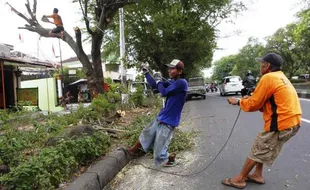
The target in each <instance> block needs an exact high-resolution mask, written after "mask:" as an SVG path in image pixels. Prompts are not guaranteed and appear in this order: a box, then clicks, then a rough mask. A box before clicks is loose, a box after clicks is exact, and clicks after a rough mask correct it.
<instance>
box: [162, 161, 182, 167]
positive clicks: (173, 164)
mask: <svg viewBox="0 0 310 190" xmlns="http://www.w3.org/2000/svg"><path fill="white" fill-rule="evenodd" d="M178 164H179V162H176V161H173V162H171V161H168V162H167V163H166V164H165V165H164V167H174V166H176V165H178Z"/></svg>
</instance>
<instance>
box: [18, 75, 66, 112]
mask: <svg viewBox="0 0 310 190" xmlns="http://www.w3.org/2000/svg"><path fill="white" fill-rule="evenodd" d="M21 88H38V89H39V91H38V92H39V108H40V109H41V110H43V111H51V112H55V111H60V110H63V107H60V106H56V105H57V94H56V89H57V85H56V79H55V78H45V79H37V80H29V81H22V82H21Z"/></svg>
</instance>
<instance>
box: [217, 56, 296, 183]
mask: <svg viewBox="0 0 310 190" xmlns="http://www.w3.org/2000/svg"><path fill="white" fill-rule="evenodd" d="M257 60H258V61H259V62H260V73H261V75H262V78H261V79H260V81H259V83H258V85H257V87H256V89H255V91H254V93H253V95H252V96H250V97H244V98H242V99H240V100H239V99H237V98H235V97H230V98H228V102H229V104H232V105H239V106H240V108H241V109H242V110H243V111H246V112H254V111H258V110H259V111H261V112H263V118H264V123H265V124H264V130H263V131H262V132H260V133H259V134H258V135H257V137H256V139H255V141H254V144H253V147H252V149H251V153H250V154H249V156H248V158H247V160H246V162H245V164H244V166H243V168H242V170H241V172H240V174H239V175H237V176H235V177H233V178H227V179H224V180H223V181H222V183H223V184H224V185H227V186H231V187H235V188H238V189H243V188H245V186H246V182H254V183H258V184H264V183H265V180H264V178H263V176H262V172H263V164H265V165H267V166H271V165H272V164H273V162H274V161H275V159H276V158H277V156H278V155H279V153H280V151H281V148H282V146H283V145H284V144H285V142H287V141H288V140H289V139H290V138H291V137H293V136H294V135H295V134H296V133H297V132H298V130H299V128H300V124H301V114H302V111H301V107H300V102H299V99H298V96H297V93H296V90H295V88H294V87H293V85H292V84H291V82H290V81H289V80H288V78H287V77H286V76H285V75H284V73H283V72H282V71H281V65H282V64H283V59H282V58H281V56H280V55H278V54H275V53H268V54H267V55H265V56H264V57H263V58H258V59H257ZM255 166H256V168H255V171H254V173H253V174H250V172H251V170H252V169H253V168H254V167H255Z"/></svg>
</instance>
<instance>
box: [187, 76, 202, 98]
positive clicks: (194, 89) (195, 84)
mask: <svg viewBox="0 0 310 190" xmlns="http://www.w3.org/2000/svg"><path fill="white" fill-rule="evenodd" d="M197 96H199V97H202V98H203V99H206V88H205V85H204V78H203V77H192V78H189V79H188V92H187V99H188V100H189V99H191V98H192V97H197Z"/></svg>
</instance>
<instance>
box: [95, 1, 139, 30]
mask: <svg viewBox="0 0 310 190" xmlns="http://www.w3.org/2000/svg"><path fill="white" fill-rule="evenodd" d="M136 2H137V1H136V0H133V1H130V0H121V1H116V2H115V1H108V2H107V3H106V4H105V5H104V6H103V7H102V11H101V15H100V19H99V22H98V27H99V28H100V29H104V28H106V27H107V25H108V24H109V22H110V19H111V18H113V16H114V15H115V14H116V13H117V11H118V9H119V8H122V7H124V6H125V5H128V4H134V3H136Z"/></svg>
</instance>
